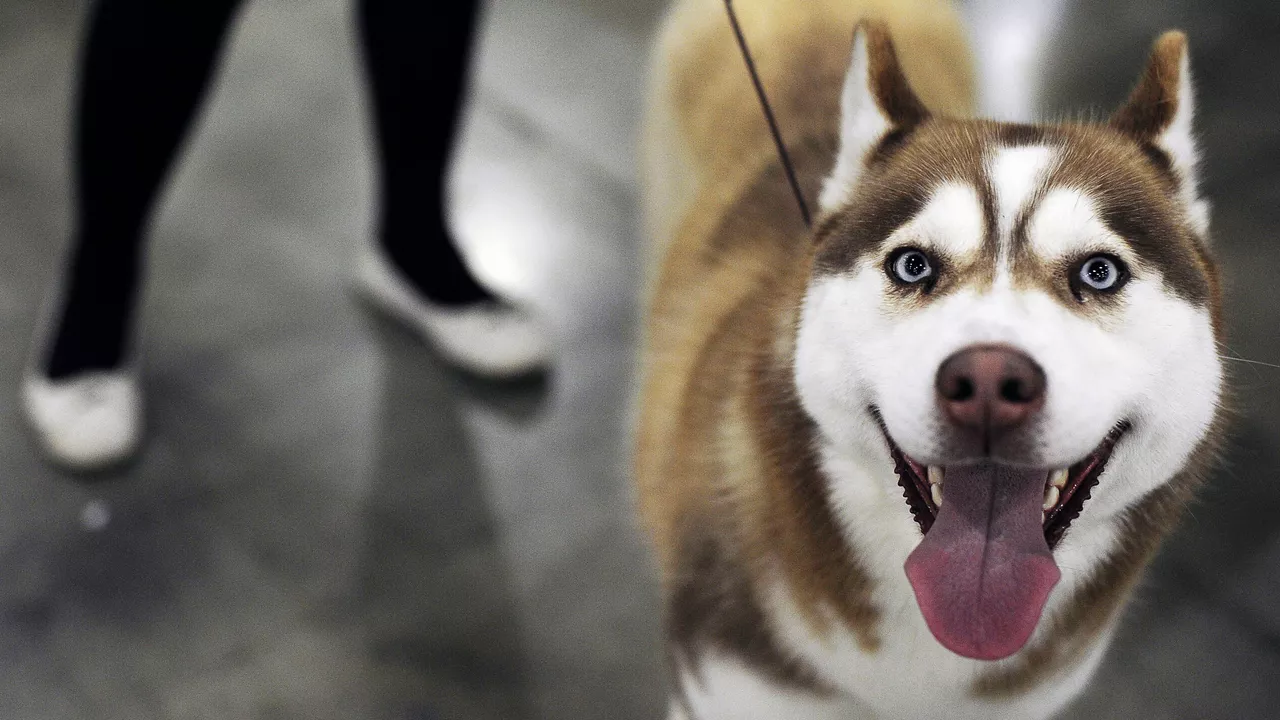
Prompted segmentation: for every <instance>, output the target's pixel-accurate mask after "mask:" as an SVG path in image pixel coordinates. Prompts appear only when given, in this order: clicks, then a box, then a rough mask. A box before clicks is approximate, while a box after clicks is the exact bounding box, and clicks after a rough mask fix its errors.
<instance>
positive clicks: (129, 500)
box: [0, 0, 1280, 720]
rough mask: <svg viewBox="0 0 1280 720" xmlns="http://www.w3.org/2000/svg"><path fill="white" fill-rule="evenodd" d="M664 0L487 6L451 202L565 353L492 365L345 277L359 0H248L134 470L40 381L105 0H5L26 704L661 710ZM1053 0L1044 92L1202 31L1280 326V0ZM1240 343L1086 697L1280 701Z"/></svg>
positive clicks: (175, 708)
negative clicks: (1210, 459)
mask: <svg viewBox="0 0 1280 720" xmlns="http://www.w3.org/2000/svg"><path fill="white" fill-rule="evenodd" d="M175 1H176V0H175ZM183 1H191V0H183ZM780 1H783V0H780ZM792 1H799V0H792ZM662 5H663V3H660V2H657V1H656V0H500V1H499V2H493V3H491V4H490V6H489V8H488V12H487V14H486V16H485V20H484V22H483V24H482V29H481V36H480V42H479V47H478V56H477V58H476V65H475V68H476V70H475V76H474V88H473V96H472V101H471V104H470V108H469V110H468V112H467V115H466V119H465V122H464V125H465V129H464V131H463V136H462V138H461V143H460V147H459V151H458V161H457V163H456V164H457V167H456V172H455V178H454V183H453V185H454V192H453V207H454V211H455V225H456V228H457V231H458V234H459V235H460V240H461V242H462V244H463V245H464V246H465V247H467V248H468V249H469V250H470V251H471V257H472V258H473V260H474V265H475V266H476V269H477V271H478V272H480V273H481V274H482V275H483V276H484V277H486V278H488V279H490V280H491V281H492V282H493V283H494V284H495V285H496V286H498V287H501V288H503V289H504V290H506V291H508V292H509V293H511V294H512V295H515V296H517V297H520V298H524V299H526V300H527V301H528V302H530V303H531V304H532V305H533V306H534V307H535V308H537V309H538V310H539V311H540V313H541V314H542V316H543V317H544V318H546V319H547V321H548V323H549V324H550V325H551V327H552V329H553V331H554V335H555V337H556V342H557V352H558V359H557V361H556V365H555V369H554V371H553V372H552V373H551V374H550V375H549V376H547V377H546V378H543V379H541V380H536V381H529V382H522V383H516V384H491V383H482V382H479V381H475V380H470V379H467V378H466V377H464V376H462V375H459V374H457V373H456V372H454V371H452V370H449V369H447V368H446V367H445V366H444V365H443V364H442V363H441V362H439V361H438V360H437V359H436V358H435V357H434V356H433V354H432V353H431V351H430V350H429V349H428V348H426V347H424V346H423V345H422V344H420V343H419V342H418V341H416V340H415V339H414V338H413V336H411V335H409V334H408V333H407V332H404V331H402V330H400V329H399V328H398V327H397V326H395V325H394V324H392V323H389V322H387V321H384V320H381V319H380V316H379V315H377V314H375V313H371V312H369V311H368V310H367V309H365V308H364V307H362V306H361V305H360V304H359V302H357V301H356V300H355V298H354V297H353V295H352V293H351V291H350V287H351V285H350V282H349V278H350V274H351V272H352V270H353V267H354V265H353V263H354V259H355V257H356V256H357V252H358V251H359V249H360V248H361V247H362V246H363V244H365V243H368V242H370V233H371V228H372V208H373V197H372V192H373V189H372V188H373V166H372V142H371V139H370V136H369V132H368V125H369V118H368V112H367V102H366V100H367V98H366V95H365V91H364V89H363V85H362V84H361V77H362V76H361V74H360V70H361V68H360V66H359V64H358V62H359V56H358V54H357V53H356V43H355V35H354V28H353V13H352V8H351V7H349V5H348V3H347V2H344V1H342V0H254V1H252V2H249V3H247V6H246V7H245V9H244V12H242V13H241V16H240V18H239V20H238V22H237V26H236V29H235V31H234V35H233V37H232V39H231V41H230V43H229V45H228V48H227V52H226V54H225V56H224V58H223V61H222V70H221V73H220V75H219V76H218V79H217V81H216V85H215V87H214V92H213V94H212V96H211V97H210V102H209V103H208V104H207V109H206V112H205V114H204V116H203V118H202V120H201V121H200V122H199V123H198V125H197V127H196V131H195V133H194V135H193V137H192V138H191V141H190V142H189V143H188V145H187V150H186V152H185V154H184V156H183V160H182V161H181V163H180V165H179V167H178V170H177V172H176V173H175V175H174V176H173V181H172V182H171V183H170V185H169V188H168V190H167V194H166V196H165V198H164V200H163V202H162V205H161V207H160V209H159V212H158V213H157V215H156V218H155V222H154V241H153V244H152V245H151V251H150V258H149V272H150V283H149V286H148V289H147V294H146V301H145V308H144V310H143V313H142V320H141V324H142V342H141V347H142V358H143V366H142V370H143V380H144V388H145V390H146V393H147V396H148V402H149V407H148V411H147V412H148V416H147V421H148V425H149V431H150V432H149V440H148V443H147V445H146V447H145V450H144V452H143V454H142V456H141V458H140V459H139V461H137V462H136V463H134V464H132V465H131V466H129V467H128V468H127V469H125V470H122V471H118V472H115V473H113V474H109V475H104V476H93V477H74V476H70V475H66V474H63V473H60V472H58V471H56V470H54V469H52V468H51V467H50V466H48V465H47V464H46V463H45V462H44V461H43V460H42V458H41V457H40V456H39V454H38V453H37V451H36V449H35V447H34V444H33V443H32V442H31V440H30V438H29V437H28V435H27V434H26V430H25V427H24V424H23V422H22V419H21V416H20V412H19V410H18V408H17V406H16V400H15V398H16V386H17V382H18V378H19V377H20V374H21V371H22V368H23V366H24V364H25V363H26V361H27V357H28V348H29V345H30V338H31V337H32V333H33V331H34V330H35V329H36V328H37V327H38V326H39V322H40V318H41V308H42V303H43V300H44V297H45V294H46V288H47V285H48V283H49V281H50V280H51V278H52V277H53V276H54V274H55V271H56V269H57V268H58V267H59V264H60V262H61V258H62V254H63V250H64V247H65V245H66V240H67V236H68V232H69V218H70V205H69V201H70V197H69V162H68V154H69V143H68V137H69V128H70V117H69V110H70V103H71V88H72V80H73V73H74V70H75V60H76V57H77V44H78V41H79V39H80V37H81V30H82V28H83V25H84V21H85V14H86V11H87V7H88V6H87V4H86V3H85V2H73V1H72V0H0V333H3V337H4V338H5V339H6V342H5V343H4V345H3V349H2V350H0V379H2V380H3V382H0V390H3V392H2V393H0V718H6V719H7V718H13V719H15V720H44V719H46V718H47V719H49V720H53V719H55V718H56V719H57V720H115V719H117V718H119V719H122V720H123V719H129V720H153V719H154V720H162V719H163V720H204V719H210V720H212V719H218V720H239V719H241V718H243V719H246V720H259V719H261V720H267V719H271V720H276V719H279V720H293V719H295V718H296V719H306V720H330V719H335V720H336V719H338V718H370V719H375V720H380V719H382V718H387V719H401V718H404V719H406V720H428V719H432V720H434V719H437V718H439V719H441V720H445V719H448V720H452V719H455V718H456V719H464V720H487V719H489V718H503V719H509V720H524V719H525V718H528V719H535V718H536V719H547V720H550V719H553V718H554V719H557V720H560V719H566V720H578V719H582V720H586V719H593V718H608V719H610V720H631V719H635V720H640V719H642V718H645V719H648V718H659V717H662V716H663V712H664V706H665V702H664V690H663V680H664V678H663V669H662V664H661V663H662V653H661V648H660V645H659V642H658V631H659V628H658V608H657V603H656V590H655V587H654V573H653V572H652V570H651V567H650V562H649V559H648V555H647V551H646V549H645V546H644V543H643V541H642V540H641V537H640V534H639V533H638V531H637V529H636V528H635V526H634V521H633V519H632V513H631V509H630V492H629V490H628V487H627V478H628V473H627V447H628V441H627V436H626V425H627V416H628V413H627V404H628V400H629V397H630V393H631V381H630V377H631V366H632V362H633V355H634V349H633V341H634V336H635V328H636V318H637V317H638V308H637V305H636V300H635V294H636V293H635V290H636V285H637V280H638V277H639V269H638V258H639V257H640V256H641V253H640V244H641V239H640V237H639V234H638V231H637V228H638V222H637V220H638V218H637V213H636V192H637V187H636V181H635V172H634V164H635V162H634V160H635V149H634V146H635V139H634V138H635V134H636V126H637V119H638V117H639V112H640V105H641V81H642V76H643V69H644V65H645V60H644V58H645V52H646V48H647V43H648V38H649V36H650V33H651V31H652V28H653V25H654V23H655V21H656V19H657V17H658V14H659V13H660V11H661V7H662ZM1002 7H1004V8H1010V7H1012V8H1022V9H1023V10H1025V9H1026V8H1028V7H1037V6H1036V3H1034V2H1025V3H1009V2H1005V3H998V2H990V1H987V0H976V2H972V3H970V4H969V5H966V9H967V11H968V12H969V14H970V17H971V18H973V19H974V23H975V42H976V44H977V45H978V46H979V48H984V49H986V50H990V49H991V48H997V49H999V48H1004V49H1003V50H1001V51H1000V52H1011V53H1013V54H1014V55H1013V56H1009V55H1000V54H999V52H997V53H996V54H995V55H993V56H992V57H994V58H995V60H993V61H991V62H990V63H989V64H994V65H999V62H998V61H999V58H1001V57H1006V58H1007V57H1016V56H1017V53H1018V52H1019V47H1021V46H1020V45H1019V43H1018V42H1017V41H1016V38H1017V37H1019V36H1018V35H1017V33H1018V32H1020V31H1019V30H1018V25H1017V22H1011V23H1002V22H1001V20H1000V19H1001V18H1002V17H1008V18H1012V19H1014V20H1016V19H1017V17H1018V16H1016V15H1013V14H1010V15H1007V16H1002V15H1001V14H1000V12H998V11H999V9H1000V8H1002ZM1044 7H1045V8H1048V6H1044ZM1051 16H1053V17H1054V19H1053V21H1052V27H1053V32H1052V34H1051V35H1048V36H1046V43H1047V44H1046V46H1045V49H1044V56H1043V60H1044V67H1043V79H1044V81H1045V83H1046V84H1045V93H1044V95H1043V102H1042V108H1041V109H1042V110H1043V111H1044V112H1045V113H1046V114H1048V115H1049V116H1054V115H1058V114H1062V113H1067V112H1075V111H1078V110H1080V109H1083V108H1099V109H1101V110H1102V111H1105V110H1106V109H1107V108H1111V107H1114V106H1115V105H1116V104H1118V103H1119V101H1120V100H1121V99H1122V98H1123V97H1124V95H1125V94H1126V92H1127V90H1128V88H1129V87H1130V85H1131V83H1132V82H1133V81H1134V80H1135V79H1136V77H1137V73H1138V72H1139V69H1140V68H1141V64H1142V61H1143V59H1144V57H1145V55H1146V53H1147V51H1148V49H1149V47H1150V43H1151V41H1152V40H1153V39H1154V37H1155V36H1156V34H1157V33H1158V32H1159V31H1160V30H1162V29H1165V28H1168V27H1182V28H1185V29H1186V30H1188V31H1189V33H1190V35H1191V41H1192V67H1193V73H1194V75H1195V77H1196V78H1197V80H1198V95H1199V98H1198V99H1199V117H1198V119H1197V122H1198V125H1199V128H1200V131H1201V133H1202V136H1203V140H1204V151H1205V157H1206V162H1205V167H1204V185H1205V190H1206V191H1207V194H1208V196H1209V197H1211V198H1212V199H1213V200H1214V201H1215V207H1214V213H1213V226H1214V232H1213V234H1214V242H1215V245H1216V250H1217V254H1218V257H1219V259H1220V260H1221V262H1222V264H1223V268H1224V271H1225V277H1226V279H1227V292H1228V321H1229V323H1228V324H1229V339H1228V341H1227V345H1228V349H1224V351H1223V352H1224V353H1226V354H1231V355H1233V356H1237V357H1241V358H1247V359H1251V360H1255V361H1261V362H1266V363H1280V337H1278V334H1277V319H1278V313H1280V310H1278V309H1280V282H1277V281H1276V275H1277V273H1278V272H1280V247H1278V244H1280V238H1276V237H1273V235H1274V229H1275V228H1276V227H1278V226H1280V134H1277V132H1276V131H1275V126H1276V123H1275V119H1274V118H1275V116H1276V113H1277V112H1280V92H1277V90H1280V87H1278V86H1277V78H1278V77H1280V44H1278V43H1277V40H1278V39H1280V6H1277V5H1276V4H1274V3H1271V2H1262V1H1261V0H1240V1H1238V2H1227V1H1226V0H1198V1H1196V2H1191V1H1189V0H1173V1H1170V2H1162V3H1151V2H1147V1H1145V0H1078V1H1075V2H1071V3H1068V4H1066V5H1065V6H1064V7H1063V8H1061V10H1060V11H1057V12H1056V14H1054V13H1051ZM1010 38H1015V40H1014V41H1010ZM986 50H984V52H985V51H986ZM744 82H746V78H745V76H744ZM1228 366H1229V368H1230V369H1231V370H1232V371H1233V375H1234V377H1235V381H1236V387H1237V389H1238V397H1237V402H1236V407H1237V409H1238V413H1237V415H1236V419H1235V423H1234V433H1233V439H1232V441H1231V444H1230V446H1229V448H1228V452H1227V458H1226V463H1225V466H1224V468H1223V469H1222V470H1221V471H1220V472H1218V473H1217V475H1216V476H1215V480H1214V483H1213V485H1212V487H1210V488H1209V489H1208V491H1207V492H1206V493H1205V494H1204V495H1203V500H1202V502H1200V503H1199V504H1198V505H1197V507H1196V509H1195V511H1194V513H1193V516H1192V517H1191V518H1190V519H1189V521H1188V522H1187V523H1186V524H1185V525H1184V526H1183V527H1182V528H1181V530H1180V531H1179V532H1178V534H1177V536H1176V537H1175V538H1174V540H1173V541H1172V542H1171V543H1170V544H1169V545H1168V546H1167V548H1166V550H1165V551H1164V553H1163V554H1162V555H1161V557H1160V559H1159V560H1158V562H1157V564H1156V566H1155V568H1154V569H1153V571H1152V572H1151V573H1150V575H1149V577H1148V580H1147V582H1146V583H1145V585H1144V587H1143V589H1142V591H1141V593H1140V595H1139V598H1138V599H1137V601H1136V602H1135V603H1134V604H1133V605H1132V606H1131V608H1130V611H1129V616H1128V618H1127V620H1126V622H1125V623H1124V625H1123V628H1122V630H1121V633H1120V637H1119V640H1118V641H1117V643H1116V644H1115V646H1114V647H1113V649H1112V651H1111V654H1110V655H1109V658H1108V660H1107V662H1106V664H1105V666H1104V668H1103V670H1102V671H1101V672H1100V674H1099V676H1098V678H1097V680H1096V682H1095V683H1094V685H1093V686H1092V688H1091V689H1090V690H1089V692H1088V694H1087V695H1086V696H1085V697H1084V698H1083V699H1082V700H1080V701H1079V702H1078V703H1077V704H1076V705H1075V706H1074V707H1073V708H1072V709H1071V710H1070V711H1069V713H1068V715H1067V716H1068V717H1070V718H1095V719H1096V718H1126V719H1130V720H1131V719H1132V718H1270V717H1275V715H1276V707H1277V702H1278V701H1280V602H1277V598H1280V472H1278V471H1277V467H1280V452H1278V447H1277V443H1276V438H1278V437H1280V369H1277V368H1273V367H1267V366H1264V365H1256V364H1250V363H1246V362H1237V361H1230V362H1228ZM1170 391H1171V392H1176V391H1177V388H1170Z"/></svg>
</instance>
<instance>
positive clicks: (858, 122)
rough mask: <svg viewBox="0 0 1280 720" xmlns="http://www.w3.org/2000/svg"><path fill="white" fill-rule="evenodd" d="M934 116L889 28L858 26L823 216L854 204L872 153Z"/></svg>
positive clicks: (880, 24) (824, 190)
mask: <svg viewBox="0 0 1280 720" xmlns="http://www.w3.org/2000/svg"><path fill="white" fill-rule="evenodd" d="M928 116H929V113H928V111H927V110H926V109H925V107H924V103H922V102H920V98H918V97H916V94H915V92H914V91H912V89H911V85H910V84H909V83H908V82H907V76H906V75H905V74H903V72H902V67H901V66H900V65H899V64H898V55H897V53H896V52H894V49H893V40H892V39H890V37H889V28H888V27H887V26H886V25H885V24H884V23H883V22H880V21H873V20H863V21H862V22H860V23H858V27H857V29H855V30H854V32H853V59H852V60H851V61H850V63H849V71H848V73H847V74H846V75H845V80H844V90H843V92H842V94H841V97H840V151H839V153H838V154H837V156H836V164H835V169H834V170H833V171H832V173H831V177H829V178H827V180H826V183H825V184H824V185H823V186H822V195H821V197H820V198H819V200H818V201H819V204H820V205H821V206H822V210H823V212H830V211H832V210H835V209H836V208H838V207H839V206H840V205H841V204H843V203H844V202H845V201H847V200H848V198H849V193H850V191H851V190H852V188H853V186H854V183H856V182H857V180H858V176H859V175H860V174H861V173H862V169H863V167H865V163H866V162H867V160H868V156H869V154H870V153H872V152H873V151H875V150H876V149H877V148H878V147H879V146H880V145H881V144H882V143H883V142H884V141H885V140H886V139H887V138H890V137H892V136H900V134H901V133H905V132H907V131H909V130H910V129H911V128H912V127H914V126H915V125H917V124H919V123H920V122H921V121H923V120H924V119H925V118H927V117H928Z"/></svg>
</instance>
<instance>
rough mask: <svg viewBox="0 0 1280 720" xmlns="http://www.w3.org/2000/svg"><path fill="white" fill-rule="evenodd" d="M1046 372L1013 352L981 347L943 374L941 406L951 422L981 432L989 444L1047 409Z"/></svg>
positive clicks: (955, 359)
mask: <svg viewBox="0 0 1280 720" xmlns="http://www.w3.org/2000/svg"><path fill="white" fill-rule="evenodd" d="M1044 386H1045V379H1044V371H1043V370H1041V369H1040V366H1039V365H1037V364H1036V362H1035V361H1034V360H1032V359H1031V358H1029V357H1027V356H1026V355H1025V354H1023V353H1021V352H1018V351H1017V350H1014V349H1013V348H1009V347H1004V346H1001V345H978V346H975V347H971V348H968V349H965V350H961V351H960V352H958V353H956V354H955V355H952V356H951V357H949V358H947V360H946V362H944V363H942V367H941V368H939V369H938V384H937V392H938V404H939V405H940V406H941V407H942V410H943V412H944V413H945V414H946V416H947V417H948V418H950V419H951V421H952V422H953V423H955V424H957V425H960V426H962V427H965V428H968V429H971V430H976V431H978V432H980V433H982V435H983V436H984V438H985V439H986V441H987V444H989V443H990V441H991V440H993V439H995V438H996V437H997V436H998V435H1000V434H1001V433H1002V432H1003V431H1005V430H1009V429H1011V428H1014V427H1017V426H1018V425H1021V424H1022V423H1024V422H1026V421H1027V418H1029V417H1031V416H1032V415H1034V414H1035V413H1036V412H1037V411H1038V410H1040V408H1042V407H1044Z"/></svg>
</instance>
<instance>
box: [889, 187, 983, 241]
mask: <svg viewBox="0 0 1280 720" xmlns="http://www.w3.org/2000/svg"><path fill="white" fill-rule="evenodd" d="M982 235H983V221H982V206H981V203H980V201H979V200H978V193H977V191H975V190H974V189H973V187H971V186H969V185H965V184H962V183H947V184H945V185H941V186H939V187H938V189H937V190H935V191H934V192H933V195H932V197H930V198H929V201H928V202H926V203H925V204H924V207H923V208H921V210H920V212H919V213H916V216H915V217H913V218H911V220H909V221H907V222H906V223H904V224H903V225H902V227H900V228H898V229H897V230H895V231H893V233H892V234H891V235H890V236H889V240H888V241H887V242H886V246H888V247H917V248H920V249H923V250H932V251H933V252H934V254H935V255H941V256H943V257H950V258H956V259H966V260H967V259H971V258H972V257H973V256H975V255H977V253H978V250H979V249H980V248H981V247H982Z"/></svg>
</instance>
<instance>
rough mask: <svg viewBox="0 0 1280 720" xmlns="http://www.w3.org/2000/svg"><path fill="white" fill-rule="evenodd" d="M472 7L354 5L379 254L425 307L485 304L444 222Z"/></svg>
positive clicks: (370, 0)
mask: <svg viewBox="0 0 1280 720" xmlns="http://www.w3.org/2000/svg"><path fill="white" fill-rule="evenodd" d="M476 5H477V3H476V2H448V3H426V2H406V1H404V0H361V3H360V30H361V34H362V37H363V41H364V52H365V57H366V61H367V63H368V70H369V84H370V86H371V88H372V91H373V103H374V121H375V125H376V128H377V141H378V151H379V160H380V169H381V172H380V175H379V177H380V180H381V182H380V188H381V219H380V227H379V234H380V240H381V242H382V247H383V249H384V250H385V251H386V253H387V255H388V256H389V257H390V258H391V260H392V262H394V263H395V264H396V265H397V266H398V267H399V268H400V269H401V271H402V272H403V273H404V274H405V275H406V277H407V278H408V279H409V280H410V281H411V282H412V283H413V284H414V285H415V286H416V287H417V289H418V290H419V291H421V292H422V293H423V294H424V295H426V296H427V297H428V298H429V299H430V300H432V301H434V302H437V303H440V304H444V305H463V304H467V303H473V302H477V301H481V300H490V299H492V298H491V296H490V295H489V293H488V291H486V290H485V289H484V288H483V287H481V286H480V284H479V283H477V282H476V280H475V278H474V277H473V276H472V274H471V272H470V271H469V270H468V269H467V266H466V264H465V263H464V262H463V260H462V258H461V257H460V256H459V255H458V251H457V250H456V249H455V247H454V244H453V241H452V240H451V238H450V235H449V230H448V227H447V223H446V220H445V200H444V196H445V177H446V172H445V169H446V167H447V165H448V160H449V153H450V150H451V148H452V146H453V139H454V134H455V131H456V128H457V121H458V115H459V111H460V110H461V106H462V102H463V99H464V98H463V91H464V90H465V89H466V81H467V66H468V63H469V60H470V56H471V44H472V42H471V41H472V35H473V32H474V29H475V21H476Z"/></svg>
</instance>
